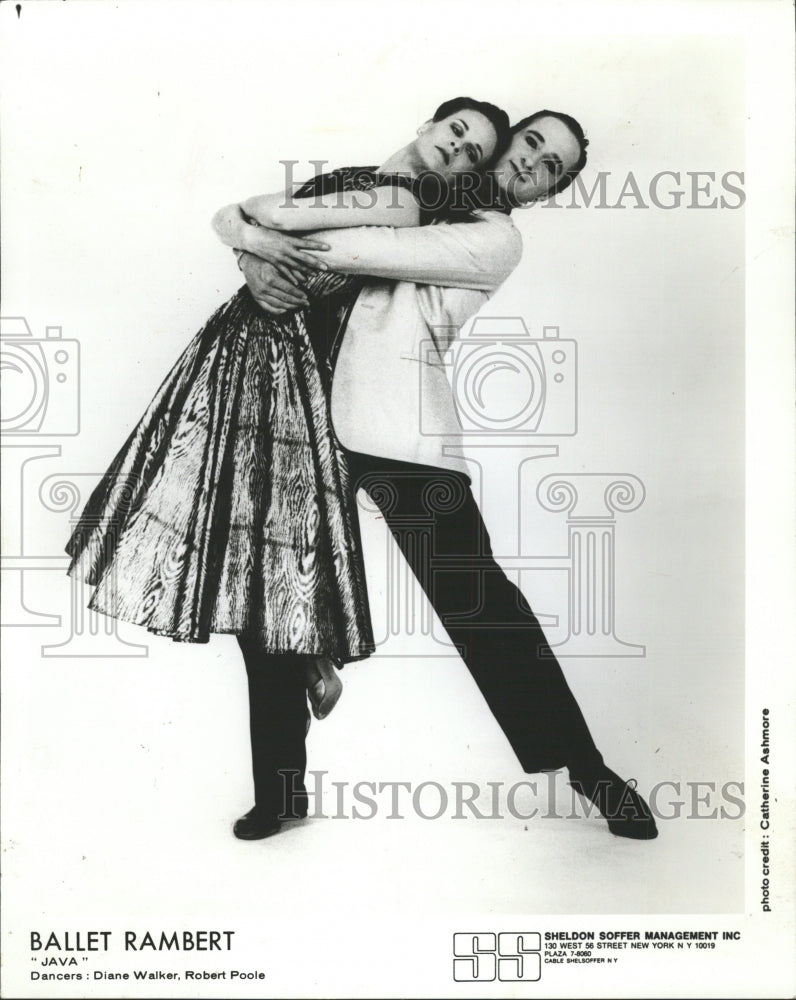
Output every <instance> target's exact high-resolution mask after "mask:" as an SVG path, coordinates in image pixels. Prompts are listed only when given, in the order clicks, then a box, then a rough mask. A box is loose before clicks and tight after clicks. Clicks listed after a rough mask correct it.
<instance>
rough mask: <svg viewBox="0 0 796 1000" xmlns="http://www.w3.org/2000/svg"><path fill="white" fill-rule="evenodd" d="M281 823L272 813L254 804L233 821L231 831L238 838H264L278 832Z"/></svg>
mask: <svg viewBox="0 0 796 1000" xmlns="http://www.w3.org/2000/svg"><path fill="white" fill-rule="evenodd" d="M281 825H282V823H281V821H280V820H279V818H278V817H277V816H276V815H275V814H274V813H267V812H265V811H264V810H262V809H258V808H257V806H255V807H254V808H253V809H250V810H249V811H248V812H247V813H246V815H245V816H241V818H240V819H238V820H236V821H235V825H234V826H233V827H232V832H233V833H234V834H235V836H236V837H237V838H238V840H264V839H265V838H266V837H273V835H274V834H275V833H279V828H280V826H281Z"/></svg>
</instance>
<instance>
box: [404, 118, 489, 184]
mask: <svg viewBox="0 0 796 1000" xmlns="http://www.w3.org/2000/svg"><path fill="white" fill-rule="evenodd" d="M496 145H497V132H496V131H495V126H494V125H493V124H492V122H490V120H489V119H488V118H487V117H486V115H483V114H481V112H480V111H475V110H474V109H472V108H464V109H463V110H462V111H459V112H457V113H456V114H455V115H451V116H450V117H449V118H442V119H440V121H438V122H426V123H425V125H423V126H422V127H421V129H420V132H419V134H418V137H417V139H415V141H414V146H415V151H416V153H417V155H418V158H419V159H420V161H421V163H422V165H423V168H424V169H425V170H434V171H436V173H438V174H442V176H443V177H452V176H453V175H454V174H461V173H464V172H465V171H467V170H480V169H481V167H483V165H484V164H485V163H486V162H487V161H488V160H489V158H490V157H491V156H492V154H493V153H494V151H495V146H496Z"/></svg>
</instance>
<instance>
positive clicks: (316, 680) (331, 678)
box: [307, 656, 343, 721]
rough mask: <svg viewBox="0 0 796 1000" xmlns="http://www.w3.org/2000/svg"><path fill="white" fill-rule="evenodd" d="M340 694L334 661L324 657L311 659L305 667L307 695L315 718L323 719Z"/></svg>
mask: <svg viewBox="0 0 796 1000" xmlns="http://www.w3.org/2000/svg"><path fill="white" fill-rule="evenodd" d="M342 693H343V683H342V681H341V680H340V678H339V677H338V676H337V671H336V670H335V668H334V661H333V660H332V659H330V658H329V657H325V656H324V657H321V656H319V657H315V658H313V659H312V660H311V661H310V663H309V664H308V666H307V694H308V695H309V699H310V705H311V706H312V714H313V715H314V716H315V718H316V719H318V720H319V721H320V720H321V719H325V718H326V716H327V715H328V714H329V713H330V712H331V710H332V709H333V708H334V706H335V705H336V704H337V702H338V700H339V698H340V695H341V694H342Z"/></svg>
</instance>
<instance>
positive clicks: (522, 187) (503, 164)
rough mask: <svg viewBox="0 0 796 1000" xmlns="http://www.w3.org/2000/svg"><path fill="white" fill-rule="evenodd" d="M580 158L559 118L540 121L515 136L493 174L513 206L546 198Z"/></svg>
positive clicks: (578, 150) (572, 137)
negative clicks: (560, 178)
mask: <svg viewBox="0 0 796 1000" xmlns="http://www.w3.org/2000/svg"><path fill="white" fill-rule="evenodd" d="M579 157H580V145H579V144H578V140H577V139H576V138H575V136H574V135H573V134H572V132H571V131H570V129H569V128H568V127H567V126H566V125H565V124H564V123H563V122H562V121H560V120H559V119H558V118H550V117H548V116H545V117H544V118H537V119H536V120H535V121H532V122H530V124H528V125H526V126H525V128H524V129H522V130H521V131H520V132H517V133H515V135H514V136H513V138H512V141H511V145H510V146H509V148H508V149H507V150H506V152H505V153H504V154H503V155H502V156H501V157H500V159H499V160H498V162H497V163H496V165H495V166H494V167H493V168H492V173H493V174H494V175H495V179H496V180H497V182H498V186H499V187H500V189H501V191H503V192H504V193H505V194H506V195H507V197H508V200H509V202H510V203H511V204H512V205H527V204H528V203H529V202H532V201H536V199H537V198H543V197H544V196H545V195H546V194H547V192H548V191H549V190H550V188H551V187H553V186H554V185H555V183H556V181H557V180H558V179H559V177H561V176H562V175H563V174H565V173H567V171H569V170H571V169H572V168H573V167H574V166H575V164H576V163H577V162H578V159H579Z"/></svg>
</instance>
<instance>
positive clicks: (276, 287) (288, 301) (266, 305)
mask: <svg viewBox="0 0 796 1000" xmlns="http://www.w3.org/2000/svg"><path fill="white" fill-rule="evenodd" d="M238 267H239V268H240V269H241V271H242V272H243V276H244V278H245V279H246V284H247V285H248V286H249V290H250V291H251V293H252V298H253V299H254V301H255V302H256V303H257V305H258V306H260V308H261V309H263V310H264V311H265V312H267V313H271V315H272V316H281V315H282V313H286V312H289V311H290V310H291V309H303V308H305V307H306V306H308V305H309V304H310V303H309V299H308V298H307V296H306V294H305V293H304V291H302V289H301V288H299V287H298V286H297V285H296V283H295V282H294V281H293V280H290V279H287V278H285V277H284V276H283V275H282V274H280V273H279V271H278V270H277V268H276V267H275V266H274V265H273V264H270V263H269V262H268V261H265V260H261V259H260V258H259V257H254V256H253V255H252V254H250V253H242V254H240V255H239V257H238Z"/></svg>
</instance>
